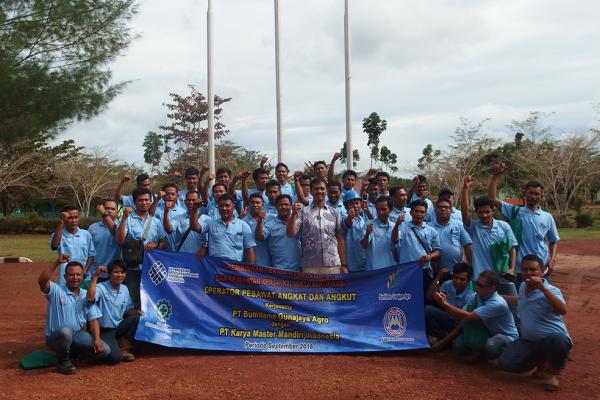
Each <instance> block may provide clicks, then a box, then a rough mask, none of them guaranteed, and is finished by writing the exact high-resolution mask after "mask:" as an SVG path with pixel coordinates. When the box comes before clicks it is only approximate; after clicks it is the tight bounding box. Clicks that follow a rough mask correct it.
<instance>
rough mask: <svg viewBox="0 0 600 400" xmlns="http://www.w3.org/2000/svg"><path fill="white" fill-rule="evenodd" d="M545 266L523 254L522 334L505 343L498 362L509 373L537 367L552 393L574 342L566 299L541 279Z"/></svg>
mask: <svg viewBox="0 0 600 400" xmlns="http://www.w3.org/2000/svg"><path fill="white" fill-rule="evenodd" d="M544 269H545V265H544V261H543V260H542V259H541V258H540V257H539V256H538V255H535V254H528V255H525V256H524V257H523V259H522V264H521V274H522V277H523V283H522V284H521V286H520V288H519V297H518V307H519V314H520V315H521V337H520V338H519V339H517V340H515V341H514V342H512V343H511V344H509V345H508V347H507V348H506V350H504V352H503V353H502V356H500V359H499V360H498V361H499V365H500V368H502V369H503V370H505V371H509V372H519V373H521V372H526V371H530V370H531V369H533V368H534V367H536V366H537V367H538V368H537V370H536V372H535V374H536V376H539V377H544V375H545V378H546V383H545V388H546V390H548V391H552V392H554V391H556V390H558V387H559V374H560V371H561V370H562V369H564V368H565V363H566V361H567V358H568V356H569V352H570V350H571V348H572V347H573V341H572V340H571V337H570V336H569V332H568V331H567V327H566V325H565V321H564V319H563V315H565V314H566V313H567V305H566V303H565V299H564V297H563V295H562V293H561V291H560V289H558V288H557V287H554V286H552V285H550V284H549V283H548V281H547V280H545V279H544V278H543V276H544Z"/></svg>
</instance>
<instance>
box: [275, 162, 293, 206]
mask: <svg viewBox="0 0 600 400" xmlns="http://www.w3.org/2000/svg"><path fill="white" fill-rule="evenodd" d="M289 172H290V170H289V168H288V166H287V165H285V164H284V163H282V162H280V163H278V164H277V165H276V166H275V178H277V182H279V186H280V191H281V194H287V195H288V196H290V197H291V199H292V204H294V203H295V202H296V200H297V197H296V191H295V190H294V187H293V186H292V185H291V184H289V183H288V174H289Z"/></svg>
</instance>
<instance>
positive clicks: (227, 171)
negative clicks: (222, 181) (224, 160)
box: [216, 167, 231, 178]
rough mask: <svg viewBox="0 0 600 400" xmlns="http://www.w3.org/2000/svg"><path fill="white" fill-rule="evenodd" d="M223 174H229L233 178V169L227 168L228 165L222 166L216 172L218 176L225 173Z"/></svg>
mask: <svg viewBox="0 0 600 400" xmlns="http://www.w3.org/2000/svg"><path fill="white" fill-rule="evenodd" d="M223 174H227V175H229V177H230V178H231V170H230V169H229V168H227V167H221V168H219V169H218V170H217V172H216V175H217V176H219V175H223Z"/></svg>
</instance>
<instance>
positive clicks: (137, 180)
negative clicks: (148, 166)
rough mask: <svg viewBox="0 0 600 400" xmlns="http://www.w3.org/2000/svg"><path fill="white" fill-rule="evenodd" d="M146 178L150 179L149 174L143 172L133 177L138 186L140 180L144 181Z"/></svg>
mask: <svg viewBox="0 0 600 400" xmlns="http://www.w3.org/2000/svg"><path fill="white" fill-rule="evenodd" d="M147 179H150V176H149V175H148V174H147V173H145V172H144V173H142V174H139V175H138V176H136V177H135V183H137V184H138V186H139V185H141V184H142V182H144V181H145V180H147Z"/></svg>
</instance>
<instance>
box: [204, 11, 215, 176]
mask: <svg viewBox="0 0 600 400" xmlns="http://www.w3.org/2000/svg"><path fill="white" fill-rule="evenodd" d="M206 29H207V35H206V62H207V65H206V71H207V83H208V95H207V98H206V101H207V102H208V168H209V172H210V173H211V174H214V173H215V123H214V119H215V96H214V94H213V85H212V65H213V64H212V42H213V31H212V0H208V10H207V12H206Z"/></svg>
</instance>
